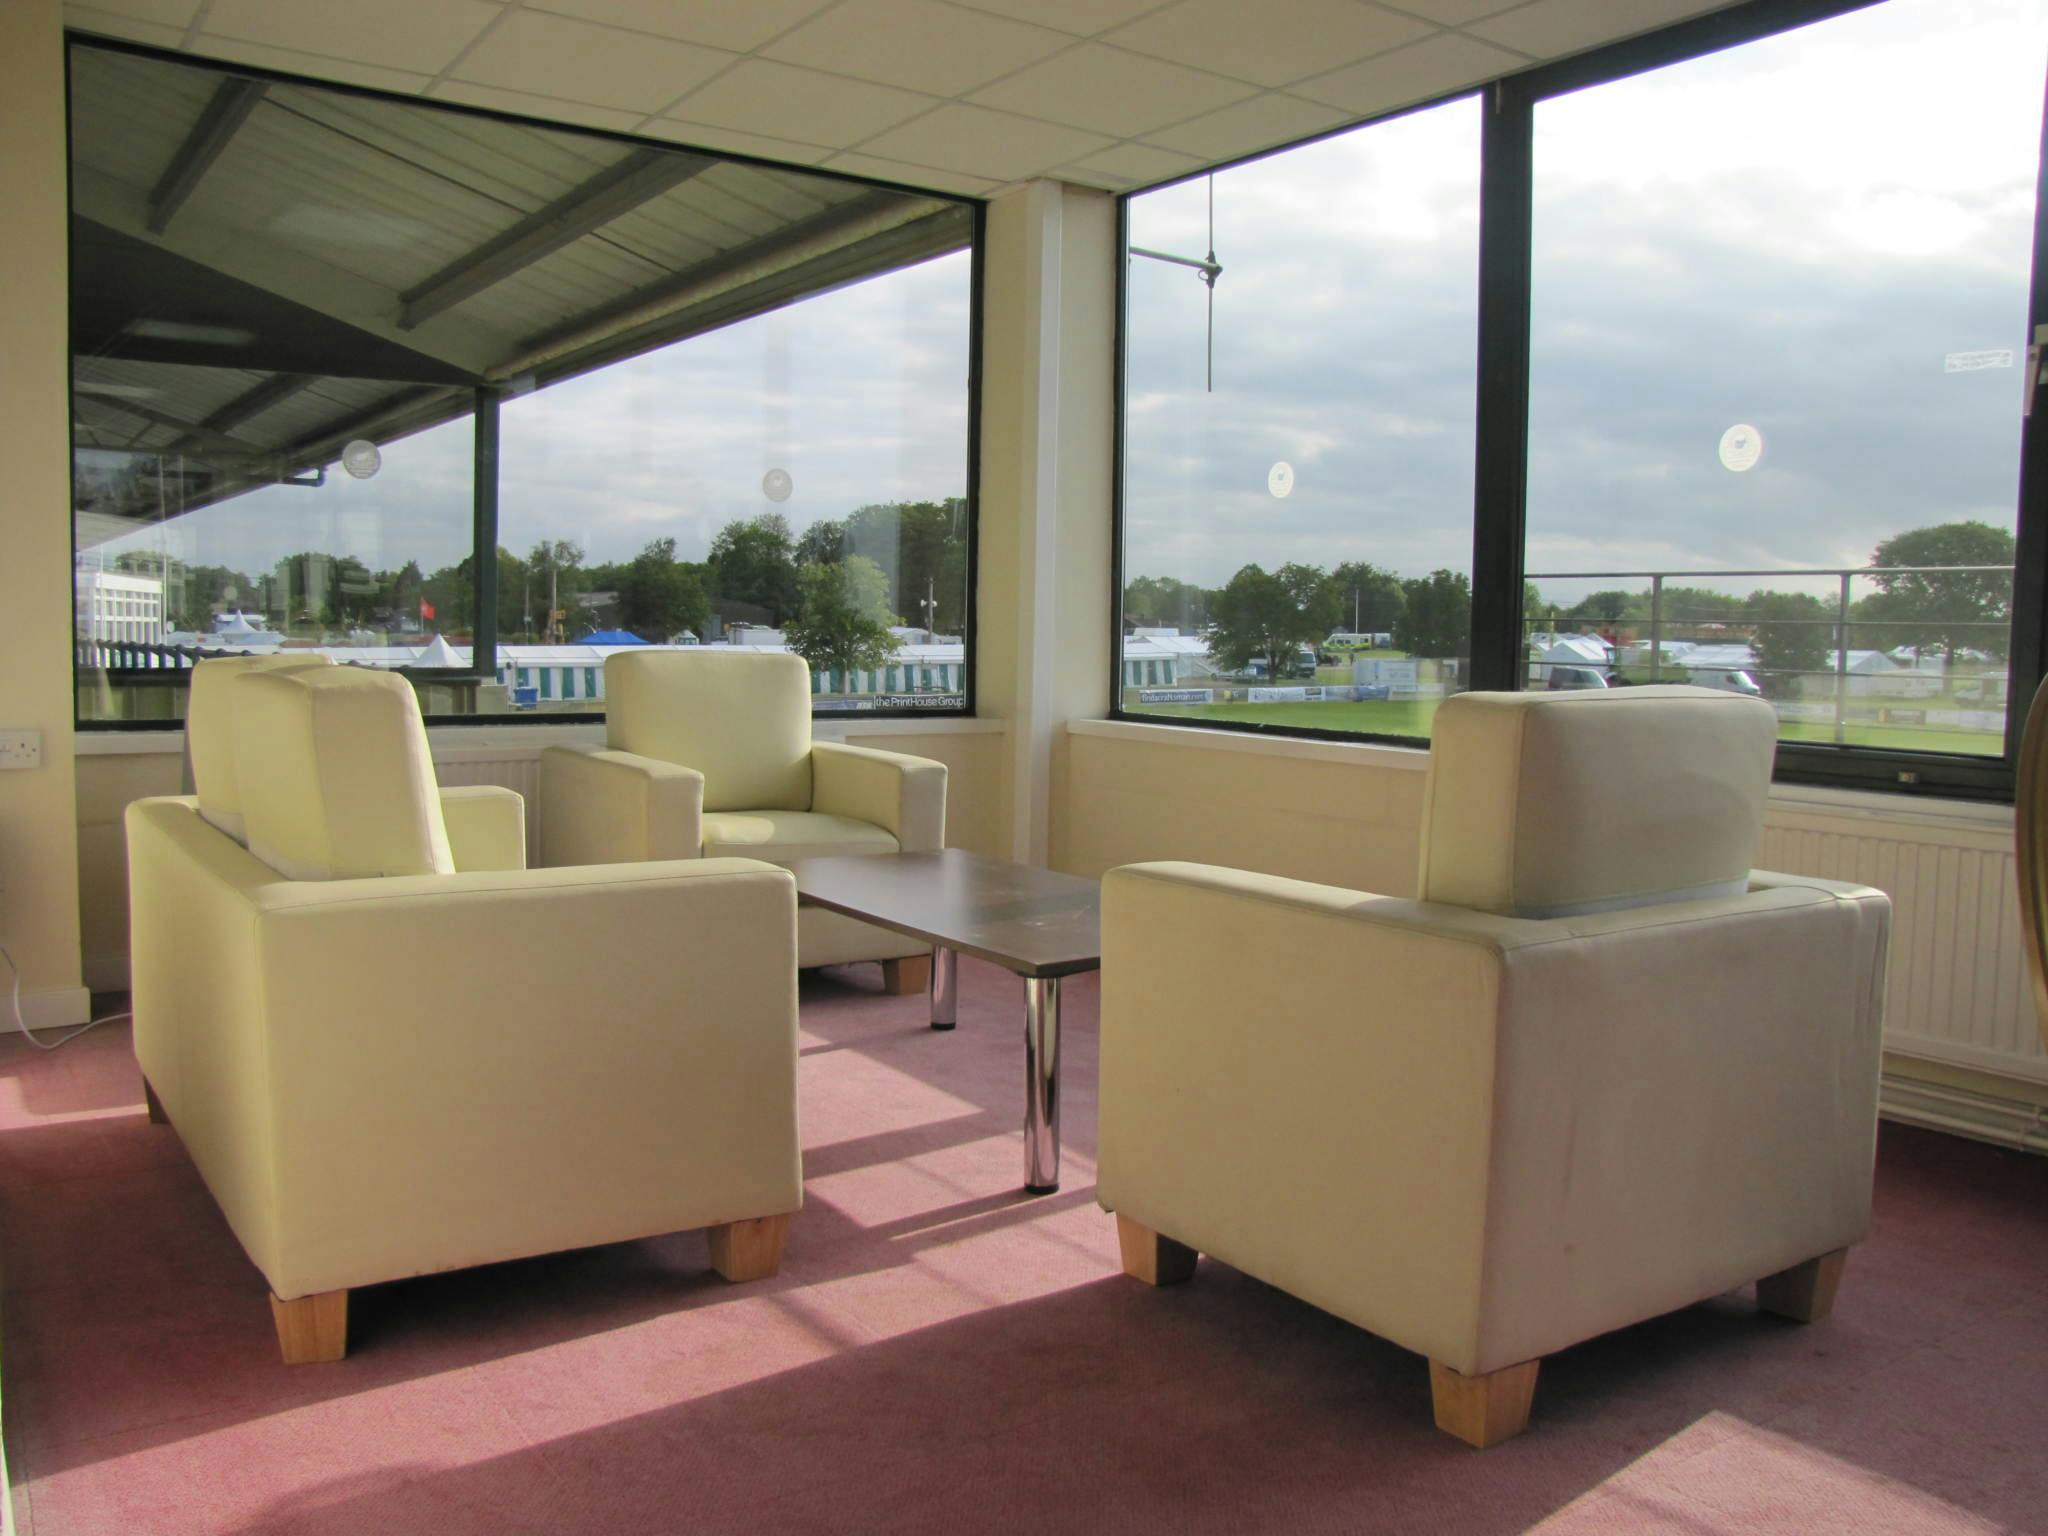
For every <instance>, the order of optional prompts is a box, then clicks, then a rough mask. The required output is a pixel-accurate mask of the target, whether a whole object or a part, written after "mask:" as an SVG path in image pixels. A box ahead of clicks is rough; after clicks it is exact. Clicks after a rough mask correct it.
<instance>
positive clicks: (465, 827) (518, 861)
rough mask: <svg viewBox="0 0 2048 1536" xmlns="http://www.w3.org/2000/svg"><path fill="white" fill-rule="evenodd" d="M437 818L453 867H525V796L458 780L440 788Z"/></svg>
mask: <svg viewBox="0 0 2048 1536" xmlns="http://www.w3.org/2000/svg"><path fill="white" fill-rule="evenodd" d="M441 819H442V820H443V821H444V822H446V823H447V825H448V848H449V851H450V852H451V853H453V854H454V855H455V867H456V868H457V869H458V870H460V871H462V872H463V873H465V874H467V873H469V872H470V871H472V870H503V869H524V868H526V797H525V796H524V795H521V794H520V793H519V792H518V791H517V790H514V789H506V788H504V787H503V786H502V785H498V784H461V785H456V786H454V787H452V788H448V789H443V790H442V791H441Z"/></svg>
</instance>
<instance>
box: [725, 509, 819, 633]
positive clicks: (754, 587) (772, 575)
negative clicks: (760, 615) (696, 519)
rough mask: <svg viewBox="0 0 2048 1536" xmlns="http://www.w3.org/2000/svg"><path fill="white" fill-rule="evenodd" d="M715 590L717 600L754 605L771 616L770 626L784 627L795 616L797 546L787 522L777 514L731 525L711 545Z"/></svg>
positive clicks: (769, 513)
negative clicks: (720, 598) (719, 598)
mask: <svg viewBox="0 0 2048 1536" xmlns="http://www.w3.org/2000/svg"><path fill="white" fill-rule="evenodd" d="M705 563H706V564H707V565H708V566H709V568H710V571H711V581H712V585H713V586H714V587H715V588H716V589H717V591H718V595H719V596H720V597H724V598H730V599H732V600H733V601H735V602H742V603H755V604H758V605H759V606H760V607H763V608H766V609H767V610H768V617H769V622H770V623H773V624H776V625H780V624H781V623H782V622H783V621H784V620H785V619H787V618H788V617H789V616H790V615H791V614H792V613H794V612H796V610H797V606H798V602H799V592H798V588H797V566H796V541H795V540H794V539H793V538H791V536H790V532H789V520H788V519H787V518H785V517H784V516H783V515H782V514H781V513H779V512H763V513H762V514H761V515H760V516H758V517H755V518H751V519H748V520H745V521H741V522H731V523H727V524H726V525H725V526H724V527H723V528H721V529H719V530H718V536H717V537H716V538H714V539H713V540H712V541H711V554H710V558H709V559H708V560H707V561H706V562H705Z"/></svg>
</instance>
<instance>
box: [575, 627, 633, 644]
mask: <svg viewBox="0 0 2048 1536" xmlns="http://www.w3.org/2000/svg"><path fill="white" fill-rule="evenodd" d="M576 643H577V644H578V645H645V644H647V642H646V641H645V640H642V639H641V638H640V637H639V636H638V635H636V634H634V633H633V632H632V631H631V630H625V629H594V630H592V631H591V632H590V633H589V634H587V635H585V636H584V637H583V638H582V639H581V640H578V641H577V642H576Z"/></svg>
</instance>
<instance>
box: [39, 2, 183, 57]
mask: <svg viewBox="0 0 2048 1536" xmlns="http://www.w3.org/2000/svg"><path fill="white" fill-rule="evenodd" d="M64 25H65V26H67V27H76V28H77V29H78V30H79V31H81V32H91V33H95V34H97V35H98V36H100V37H125V38H127V39H128V40H129V41H130V42H132V43H154V44H156V46H157V47H159V48H176V47H178V46H179V45H180V44H182V43H183V42H184V41H185V29H184V28H183V27H180V26H175V25H173V24H171V23H169V22H162V21H144V20H142V19H141V18H139V17H136V16H121V15H117V14H116V13H114V12H113V11H99V10H94V9H93V8H92V7H91V6H85V5H67V6H65V7H64Z"/></svg>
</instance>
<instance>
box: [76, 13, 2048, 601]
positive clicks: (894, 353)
mask: <svg viewBox="0 0 2048 1536" xmlns="http://www.w3.org/2000/svg"><path fill="white" fill-rule="evenodd" d="M2044 57H2048V5H2043V4H2041V3H2040V0H1887V3H1885V4H1882V5H1879V6H1876V7H1874V8H1872V9H1870V10H1866V11H1862V12H1858V13H1855V14H1853V15H1850V16H1846V17H1840V18H1836V19H1834V20H1831V21H1827V22H1823V23H1819V24H1817V25H1815V26H1812V27H1808V28H1804V29H1801V30H1800V31H1797V32H1793V33H1789V34H1785V35H1783V36H1781V37H1778V38H1774V39H1769V40H1766V41H1763V42H1760V43H1756V44H1751V45H1748V46H1746V47H1743V48H1740V49H1736V50H1731V51H1728V52H1725V53H1722V54H1718V55H1714V56H1711V57H1708V58H1706V59H1700V60H1694V61H1690V62H1688V63H1685V64H1681V65H1676V66H1672V67H1670V68H1667V69H1663V70H1658V71H1654V72H1652V73H1649V74H1645V75H1641V76H1637V77H1634V78H1632V79H1630V80H1627V81H1624V82H1619V83H1616V84H1612V85H1608V86H1602V87H1597V88H1593V89H1589V90H1587V91H1583V92H1580V93H1578V94H1577V95H1575V96H1571V97H1566V98H1561V99H1558V100H1555V101H1552V102H1547V103H1544V104H1543V105H1542V106H1541V107H1540V108H1539V110H1538V116H1537V142H1536V187H1537V199H1536V207H1535V271H1534V304H1533V323H1534V336H1533V359H1532V370H1531V413H1530V451H1531V468H1530V494H1529V529H1530V533H1529V539H1530V543H1529V549H1528V556H1527V559H1528V566H1529V569H1530V570H1531V571H1532V572H1556V571H1585V570H1598V571H1633V570H1649V569H1659V570H1670V571H1699V570H1708V569H1715V568H1719V569H1728V568H1731V567H1741V568H1748V567H1760V568H1769V569H1774V570H1775V569H1784V568H1788V567H1805V566H1820V567H1829V566H1854V565H1860V564H1863V563H1864V562H1865V561H1867V560H1868V558H1869V556H1870V553H1871V551H1872V549H1873V548H1874V547H1875V545H1876V543H1877V542H1878V541H1879V540H1880V539H1881V538H1883V537H1885V536H1886V535H1888V534H1890V533H1894V532H1898V531H1901V530H1904V529H1907V528H1913V527H1919V526H1924V525H1926V524H1929V523H1933V522H1941V521H1948V520H1951V519H1955V518H1960V517H1974V518H1981V519H1983V520H1985V521H1988V522H1993V523H1997V524H2001V525H2004V526H2008V527H2009V526H2011V524H2012V521H2013V503H2014V490H2015V485H2016V477H2017V453H2018V440H2019V397H2020V387H2021V369H2020V368H2019V367H2018V366H2016V365H2015V366H2007V367H1988V368H1978V369H1974V370H1971V371H1949V369H1948V368H1947V365H1946V360H1947V359H1948V357H1949V356H1950V355H1951V354H1960V353H1971V352H1983V351H1986V350H1997V349H2010V350H2011V351H2012V352H2013V353H2014V361H2015V364H2016V363H2017V361H2018V359H2019V358H2020V357H2021V356H2023V353H2024V346H2025V336H2024V328H2025V326H2024V322H2025V289H2026V276H2027V270H2028V260H2029V240H2030V234H2031V219H2032V210H2033V202H2034V178H2035V173H2036V161H2037V154H2038V147H2039V143H2040V112H2041V102H2042V81H2043V64H2044ZM1479 111H1480V108H1479V103H1478V101H1477V99H1476V98H1466V99H1463V100H1461V101H1456V102H1452V103H1449V104H1446V105H1444V106H1441V107H1437V108H1432V109H1429V110H1427V111H1424V112H1419V113H1413V114H1409V115H1407V116H1405V117H1401V118H1398V119H1393V120H1389V121H1387V122H1385V123H1381V124H1377V125H1369V126H1367V127H1365V128H1363V129H1360V130H1357V131H1354V132H1351V133H1347V134H1344V135H1341V136H1338V137H1335V138H1332V139H1328V140H1325V141H1322V142H1320V143H1318V144H1315V145H1310V146H1305V147H1301V148H1298V149H1295V150H1291V151H1286V152H1283V153H1281V154H1278V155H1274V156H1271V157H1269V158H1267V159H1264V160H1261V161H1257V162H1253V163H1251V164H1248V165H1245V166H1241V167H1238V168H1235V169H1232V170H1229V171H1225V172H1221V173H1219V174H1217V175H1216V176H1215V177H1214V178H1213V186H1214V198H1215V234H1214V248H1215V251H1216V255H1217V257H1218V259H1219V260H1220V261H1221V263H1222V265H1223V269H1224V270H1223V274H1222V277H1221V278H1220V280H1219V282H1218V284H1217V287H1216V291H1215V311H1214V349H1215V352H1214V355H1215V379H1216V384H1215V388H1214V390H1213V392H1212V391H1209V390H1206V389H1205V388H1204V386H1203V362H1204V340H1205V328H1206V314H1205V306H1204V298H1205V296H1204V292H1203V288H1202V284H1201V281H1200V279H1199V277H1198V276H1197V275H1196V274H1195V273H1193V272H1192V271H1190V270H1188V269H1186V268H1183V267H1178V266H1170V265H1165V264H1161V263H1157V262H1152V261H1148V260H1145V259H1143V258H1133V259H1132V266H1131V283H1130V320H1129V346H1130V356H1129V395H1128V408H1127V415H1126V419H1127V432H1128V439H1127V482H1126V505H1127V534H1126V554H1125V569H1126V571H1127V572H1128V573H1129V574H1130V575H1131V576H1134V577H1135V576H1140V575H1151V576H1175V577H1179V578H1181V579H1183V580H1188V581H1194V582H1200V583H1203V584H1206V585H1220V584H1221V583H1223V582H1224V581H1226V580H1228V578H1229V577H1230V575H1231V574H1232V573H1233V572H1234V571H1235V570H1236V569H1237V568H1238V567H1239V566H1241V565H1243V564H1245V563H1247V562H1252V561H1256V562H1258V563H1261V564H1264V565H1266V566H1268V567H1269V568H1270V567H1272V566H1275V565H1278V564H1281V563H1283V562H1285V561H1289V560H1301V561H1307V562H1310V563H1314V564H1319V565H1325V566H1328V565H1334V564H1336V563H1338V562H1340V561H1343V560H1347V559H1358V560H1370V561H1372V562H1374V563H1376V564H1380V565H1383V566H1387V567H1391V568H1392V569H1394V570H1396V571H1397V572H1399V573H1401V574H1403V575H1419V574H1423V573H1425V572H1427V571H1429V570H1431V569H1434V568H1436V567H1439V566H1445V567H1449V568H1452V569H1455V570H1466V569H1469V566H1470V560H1471V537H1472V536H1471V527H1472V521H1471V503H1472V474H1473V451H1474V449H1473V440H1472V419H1473V408H1474V359H1475V348H1476V340H1475V323H1476V265H1477V249H1478V246H1477V241H1478V194H1479V128H1480V117H1479ZM1210 185H1211V181H1210V179H1209V178H1201V179H1197V180H1195V181H1192V182H1188V183H1184V184H1182V185H1180V186H1178V187H1173V188H1167V189H1163V190H1161V191H1158V192H1155V193H1150V194H1145V195H1143V196H1140V197H1138V198H1136V199H1134V200H1133V201H1132V203H1131V210H1130V211H1131V229H1132V238H1133V243H1134V244H1138V245H1144V246H1149V247H1154V248H1160V249H1165V250H1169V251H1174V252H1178V253H1182V254H1187V255H1192V256H1200V255H1201V254H1202V253H1203V252H1204V251H1206V250H1207V249H1209V239H1210V236H1209V228H1208V218H1209V212H1208V209H1209V193H1210ZM968 305H969V260H968V257H967V256H966V255H965V254H964V253H963V254H958V255H954V256H950V257H945V258H941V259H939V260H936V261H933V262H929V263H926V264H924V265H922V266H919V267H916V268H912V269H910V270H907V271H904V272H900V273H894V274H890V275H888V276H885V277H881V278H877V279H873V280H870V281H868V282H865V283H862V284H859V285H856V286H854V287H852V288H848V289H844V290H841V291H839V292H836V293H832V294H827V295H823V296H820V297H818V298H815V299H812V300H808V301H806V302H804V303H802V304H800V305H797V306H794V307H792V308H790V309H786V310H782V311H779V312H777V313H775V314H772V315H768V316H763V317H759V318H757V319H754V320H750V321H747V322H744V323H742V324H740V325H736V326H732V327H729V328H727V329H725V330H722V331H718V332H714V333H712V334H710V335H707V336H703V337H698V338H695V339H693V340H691V341H688V342H684V343H681V344H678V345H676V346H674V347H671V348H668V349H665V350H663V351H661V352H657V353H653V354H649V355H648V356H646V357H643V358H641V359H638V360H635V361H633V362H630V363H627V364H622V365H619V366H616V367H614V368H611V369H608V370H604V371H602V372H599V373H596V374H592V375H589V376H586V377H585V378H583V379H580V380H574V381H570V382H566V383H562V384H558V385H555V386H552V387H550V388H548V389H546V390H543V391H540V392H538V393H536V394H533V395H530V396H527V397H524V398H521V399H518V400H514V401H511V402H509V403H508V404H507V405H506V406H505V408H504V412H503V472H502V475H501V492H500V528H501V534H500V542H501V543H503V544H504V545H506V546H507V547H509V548H511V549H514V550H516V551H520V552H524V551H525V550H526V549H528V548H530V547H531V546H532V544H533V543H534V542H535V541H537V540H539V539H541V538H567V539H571V540H573V541H575V542H577V543H579V544H580V545H582V546H583V548H584V549H585V551H586V554H587V556H588V558H589V559H590V560H592V561H593V562H595V561H606V560H617V559H624V558H628V557H630V556H631V555H632V554H634V553H635V552H637V551H638V550H639V549H640V548H641V547H642V546H644V545H645V544H646V543H647V542H648V541H649V540H651V539H656V538H664V537H672V538H674V539H675V540H676V543H677V549H678V553H679V554H680V555H681V556H683V557H684V558H701V557H702V555H703V554H704V552H705V550H706V548H707V547H708V545H709V542H710V539H711V538H712V536H713V535H714V534H715V533H716V531H717V530H718V528H719V527H721V526H722V525H723V524H725V523H726V522H728V521H731V520H733V519H735V518H744V517H750V516H753V515H755V514H756V513H760V512H765V511H778V512H781V513H782V514H783V515H784V516H786V517H787V518H788V519H789V521H790V522H791V524H792V525H793V527H794V528H796V529H797V530H798V531H801V530H802V529H803V528H804V527H806V526H808V525H809V524H810V523H811V522H813V521H815V520H817V519H819V518H823V517H839V516H843V515H844V514H845V513H847V512H848V511H851V510H852V509H853V508H854V507H856V506H859V505H862V504H864V503H868V502H875V501H888V500H924V499H939V498H943V497H947V496H958V495H961V494H963V493H964V491H965V489H966V422H967V393H966V379H967V365H968V357H967V345H968V334H969V326H968V321H969V315H968ZM1737 425H1746V426H1748V427H1751V428H1753V429H1755V431H1756V432H1757V433H1760V435H1761V440H1762V443H1763V451H1762V455H1761V457H1760V458H1759V459H1758V461H1757V462H1756V464H1755V465H1754V467H1752V468H1750V469H1747V470H1745V471H1742V472H1740V473H1738V472H1735V471H1731V470H1729V469H1728V468H1726V467H1724V466H1723V464H1722V462H1721V460H1720V458H1719V456H1718V448H1719V445H1720V443H1721V441H1722V438H1723V434H1724V433H1726V432H1727V431H1728V430H1729V429H1730V428H1732V427H1735V426H1737ZM383 447H384V467H383V469H382V471H381V472H380V473H379V474H378V475H377V477H376V478H375V479H373V480H370V481H360V482H358V481H351V480H349V479H348V477H346V476H345V475H341V474H339V473H331V474H330V477H329V481H328V484H327V485H326V486H325V487H323V488H321V489H319V490H299V489H290V488H273V489H268V490H264V491H261V492H257V493H253V494H251V495H248V496H245V497H241V498H238V499H237V500H235V501H233V502H230V503H227V504H224V505H222V506H220V507H217V508H212V509H208V510H206V511H204V512H202V513H199V514H196V515H194V516H192V517H189V518H185V519H181V520H179V521H178V522H177V523H175V524H173V525H172V529H171V531H170V532H168V533H167V534H165V535H163V536H162V537H165V538H168V539H169V540H170V541H171V543H170V551H169V552H170V553H172V554H174V555H177V556H179V557H180V558H184V559H187V560H190V561H193V562H195V563H204V564H219V565H226V566H230V567H232V568H236V569H241V570H245V571H247V572H249V573H250V574H252V575H253V574H256V573H258V572H259V571H261V570H264V569H267V568H269V567H270V566H271V565H272V564H273V563H274V562H275V561H276V560H277V559H278V558H279V557H280V556H282V555H284V554H287V553H291V552H293V551H295V550H299V549H305V548H319V549H327V550H331V551H336V552H342V551H346V552H348V553H352V554H355V555H356V556H357V557H358V558H361V559H363V560H364V561H365V562H366V563H367V564H369V565H371V566H372V567H373V568H378V569H395V568H397V567H398V566H400V565H402V564H404V563H405V561H407V560H415V561H417V562H418V563H419V564H420V565H421V566H422V567H423V568H424V569H426V570H428V571H432V570H434V569H436V568H437V567H440V566H445V565H449V564H452V563H454V562H455V561H456V560H458V559H460V558H461V557H462V556H463V555H465V554H467V552H468V547H469V519H470V491H469V427H468V424H467V423H466V422H462V423H454V424H450V425H448V426H445V427H442V428H438V429H435V430H434V431H432V432H428V433H423V434H420V435H418V436H416V437H414V438H411V439H407V440H404V441H400V442H394V443H388V444H385V445H383ZM1283 461H1284V462H1285V463H1287V464H1289V465H1290V466H1291V468H1292V470H1293V472H1294V483H1293V489H1292V491H1291V493H1290V494H1289V495H1288V496H1287V497H1286V498H1285V499H1284V500H1283V499H1279V498H1276V497H1274V496H1273V495H1272V494H1270V492H1269V489H1268V476H1269V471H1270V470H1271V469H1272V467H1273V465H1274V464H1276V463H1278V462H1283ZM775 469H781V470H784V471H786V472H787V473H788V475H789V476H790V478H791V482H792V484H793V487H794V489H793V493H792V494H791V495H790V497H789V499H788V500H787V501H785V502H781V503H776V502H773V501H771V500H770V499H768V497H767V496H766V495H765V494H764V490H763V477H764V475H766V474H767V473H768V472H769V471H771V470H775ZM150 542H151V543H154V542H155V538H154V537H152V538H151V539H150ZM110 547H113V548H117V547H119V546H110ZM1602 584H1603V583H1601V582H1599V581H1585V582H1546V583H1544V587H1545V592H1546V595H1548V596H1553V597H1562V598H1567V599H1568V598H1569V597H1571V596H1575V595H1577V594H1578V593H1580V592H1582V591H1584V590H1588V589H1590V588H1592V587H1595V586H1599V585H1602ZM1605 584H1608V585H1612V584H1615V583H1611V582H1610V583H1605ZM1622 584H1633V585H1640V584H1641V583H1622ZM1701 584H1703V585H1705V584H1711V583H1707V582H1702V583H1701ZM1759 584H1760V583H1758V582H1757V581H1755V580H1750V579H1737V580H1730V581H1728V582H1725V583H1722V585H1724V586H1726V587H1728V588H1729V589H1731V590H1737V591H1747V590H1748V589H1749V588H1751V587H1753V586H1756V585H1759ZM1768 584H1770V585H1776V586H1781V587H1797V586H1800V585H1802V583H1801V582H1799V581H1797V580H1792V579H1784V580H1773V581H1771V582H1769V583H1768ZM1805 585H1807V586H1809V587H1812V586H1813V585H1814V584H1812V583H1805ZM1821 585H1825V584H1824V583H1823V584H1821Z"/></svg>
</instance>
